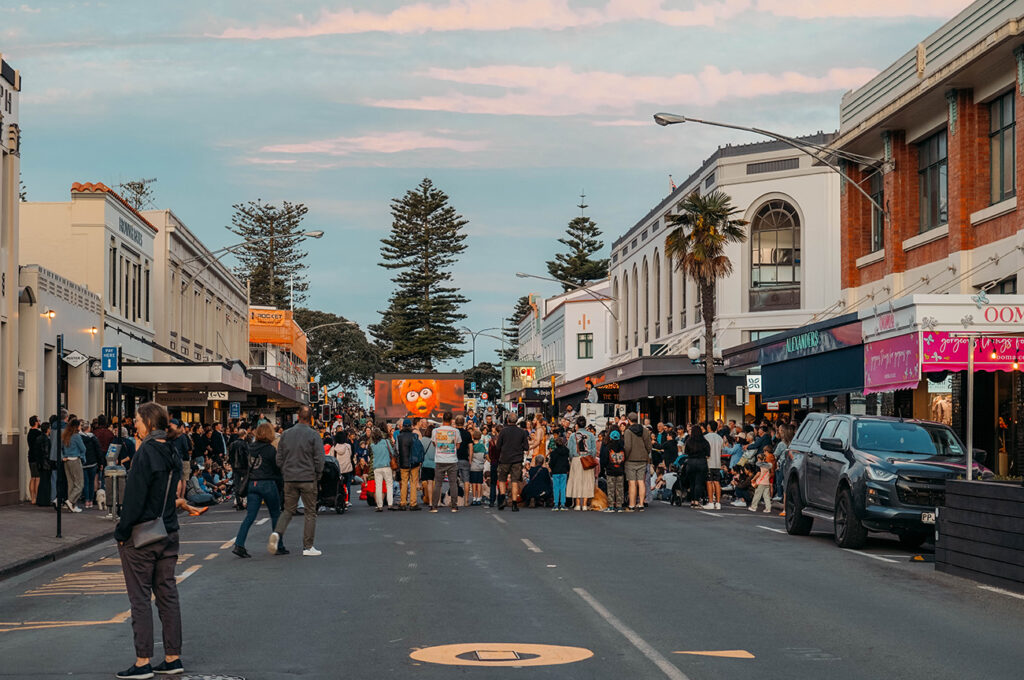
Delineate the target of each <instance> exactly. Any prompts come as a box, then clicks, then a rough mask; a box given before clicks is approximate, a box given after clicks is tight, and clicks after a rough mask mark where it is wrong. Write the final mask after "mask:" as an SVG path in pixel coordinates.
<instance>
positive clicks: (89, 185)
mask: <svg viewBox="0 0 1024 680" xmlns="http://www.w3.org/2000/svg"><path fill="white" fill-rule="evenodd" d="M71 193H73V194H74V193H81V194H97V193H102V194H110V195H111V196H113V197H114V198H116V199H117V200H118V201H120V202H121V205H123V206H124V207H125V208H127V209H128V210H129V211H130V212H131V213H132V214H133V215H135V216H136V217H138V218H139V219H140V220H142V223H143V224H145V225H146V226H148V227H149V228H150V229H152V230H153V231H160V230H159V229H157V228H156V226H155V225H154V224H153V223H152V222H150V221H149V220H147V219H146V218H145V217H143V216H142V213H140V212H139V211H138V210H136V209H135V208H133V207H132V206H130V205H129V204H128V201H126V200H124V199H123V198H121V196H120V194H118V193H117V192H116V191H114V190H113V189H111V188H110V187H108V186H107V185H106V184H104V183H103V182H75V183H74V184H72V185H71Z"/></svg>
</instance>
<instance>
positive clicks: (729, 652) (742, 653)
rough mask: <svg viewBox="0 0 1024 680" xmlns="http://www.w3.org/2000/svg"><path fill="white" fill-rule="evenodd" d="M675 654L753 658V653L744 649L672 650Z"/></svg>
mask: <svg viewBox="0 0 1024 680" xmlns="http://www.w3.org/2000/svg"><path fill="white" fill-rule="evenodd" d="M672 653H673V654H692V655H694V656H717V657H720V658H723V659H753V658H755V657H754V655H753V654H751V653H750V652H748V651H746V650H743V649H723V650H718V651H709V652H672Z"/></svg>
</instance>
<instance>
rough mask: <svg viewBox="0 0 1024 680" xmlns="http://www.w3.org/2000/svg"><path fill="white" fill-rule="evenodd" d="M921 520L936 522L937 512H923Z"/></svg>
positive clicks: (923, 521) (927, 522)
mask: <svg viewBox="0 0 1024 680" xmlns="http://www.w3.org/2000/svg"><path fill="white" fill-rule="evenodd" d="M921 522H922V523H923V524H935V513H934V512H922V513H921Z"/></svg>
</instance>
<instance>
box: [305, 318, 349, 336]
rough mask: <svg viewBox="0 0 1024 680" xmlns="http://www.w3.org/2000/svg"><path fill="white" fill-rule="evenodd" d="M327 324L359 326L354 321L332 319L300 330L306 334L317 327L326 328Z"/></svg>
mask: <svg viewBox="0 0 1024 680" xmlns="http://www.w3.org/2000/svg"><path fill="white" fill-rule="evenodd" d="M329 326H355V327H356V328H359V324H357V323H356V322H355V321H332V322H330V323H322V324H319V325H317V326H313V327H312V328H307V329H306V330H304V331H302V332H303V333H305V334H306V335H309V334H310V333H311V332H313V331H315V330H317V329H319V328H327V327H329Z"/></svg>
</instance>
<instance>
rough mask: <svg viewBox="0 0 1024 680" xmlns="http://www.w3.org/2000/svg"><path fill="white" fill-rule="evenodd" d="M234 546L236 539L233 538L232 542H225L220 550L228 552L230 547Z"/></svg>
mask: <svg viewBox="0 0 1024 680" xmlns="http://www.w3.org/2000/svg"><path fill="white" fill-rule="evenodd" d="M234 544H235V539H233V538H232V539H231V540H230V541H225V542H224V545H222V546H221V547H220V549H221V550H227V549H228V548H230V547H231V546H233V545H234Z"/></svg>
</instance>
